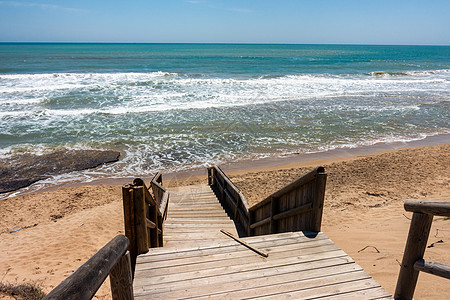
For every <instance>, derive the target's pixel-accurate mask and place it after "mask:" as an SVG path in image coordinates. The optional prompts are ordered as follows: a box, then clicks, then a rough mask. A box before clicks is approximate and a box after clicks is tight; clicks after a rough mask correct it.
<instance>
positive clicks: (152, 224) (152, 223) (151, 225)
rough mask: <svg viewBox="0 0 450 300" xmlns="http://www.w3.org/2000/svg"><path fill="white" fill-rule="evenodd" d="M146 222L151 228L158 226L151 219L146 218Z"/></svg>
mask: <svg viewBox="0 0 450 300" xmlns="http://www.w3.org/2000/svg"><path fill="white" fill-rule="evenodd" d="M145 222H146V224H147V228H151V229H153V228H156V224H155V223H154V222H152V221H150V220H149V219H147V218H145Z"/></svg>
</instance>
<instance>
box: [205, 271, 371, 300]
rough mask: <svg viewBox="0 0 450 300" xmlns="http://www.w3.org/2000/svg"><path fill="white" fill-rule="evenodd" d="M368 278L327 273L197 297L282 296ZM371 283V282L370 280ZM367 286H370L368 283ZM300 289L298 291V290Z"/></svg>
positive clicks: (352, 274)
mask: <svg viewBox="0 0 450 300" xmlns="http://www.w3.org/2000/svg"><path fill="white" fill-rule="evenodd" d="M365 279H368V275H367V273H365V272H364V271H363V270H357V271H352V272H347V273H340V274H336V275H334V274H333V275H331V276H330V275H328V274H326V275H325V276H324V275H322V276H318V277H315V278H305V279H303V280H292V279H291V280H290V281H287V282H282V283H279V284H278V285H277V286H276V287H274V286H273V285H271V286H267V287H265V286H263V287H253V286H251V287H248V288H247V289H245V290H240V291H236V292H229V293H226V294H219V295H215V294H213V295H212V296H204V297H199V298H198V299H202V298H203V299H205V298H208V299H223V298H226V299H245V298H252V299H254V298H257V297H264V296H266V295H271V294H272V293H274V291H276V292H277V294H276V296H277V297H283V296H287V295H290V294H296V293H297V294H298V292H300V291H301V292H307V291H308V290H310V289H316V288H317V287H318V286H319V287H323V286H326V285H328V286H333V285H337V284H341V283H346V282H348V281H357V280H365ZM371 283H372V282H371ZM369 287H372V286H370V285H369ZM374 287H379V285H378V284H376V283H375V285H374ZM299 290H300V291H299Z"/></svg>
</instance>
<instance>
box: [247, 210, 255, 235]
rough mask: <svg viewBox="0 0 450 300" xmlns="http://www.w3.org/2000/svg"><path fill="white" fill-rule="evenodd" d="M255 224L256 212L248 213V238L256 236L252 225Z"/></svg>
mask: <svg viewBox="0 0 450 300" xmlns="http://www.w3.org/2000/svg"><path fill="white" fill-rule="evenodd" d="M254 222H255V212H254V211H251V210H250V211H249V212H248V226H247V234H248V236H254V235H255V230H254V229H252V227H251V225H252V224H253V223H254Z"/></svg>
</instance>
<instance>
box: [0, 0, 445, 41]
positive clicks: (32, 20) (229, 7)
mask: <svg viewBox="0 0 450 300" xmlns="http://www.w3.org/2000/svg"><path fill="white" fill-rule="evenodd" d="M0 42H133V43H276V44H384V45H405V44H406V45H450V1H449V0H422V1H417V0H408V1H406V0H276V1H275V0H273V1H268V0H240V1H238V0H227V1H225V0H222V1H220V0H158V1H155V0H128V1H125V0H120V1H119V0H108V1H106V0H77V1H67V0H34V1H33V0H30V1H19V0H16V1H0Z"/></svg>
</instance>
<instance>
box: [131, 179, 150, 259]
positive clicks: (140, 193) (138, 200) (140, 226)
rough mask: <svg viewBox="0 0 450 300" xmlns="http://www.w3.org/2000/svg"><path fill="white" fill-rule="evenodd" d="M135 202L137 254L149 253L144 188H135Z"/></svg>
mask: <svg viewBox="0 0 450 300" xmlns="http://www.w3.org/2000/svg"><path fill="white" fill-rule="evenodd" d="M133 198H134V199H133V201H134V217H135V219H134V226H135V232H136V246H137V254H138V255H139V254H142V253H146V252H148V248H149V245H148V232H147V222H146V215H145V205H146V203H145V198H144V187H143V186H135V187H134V191H133Z"/></svg>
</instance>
